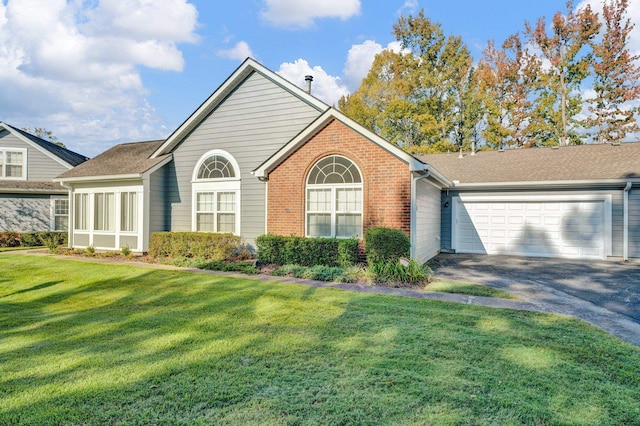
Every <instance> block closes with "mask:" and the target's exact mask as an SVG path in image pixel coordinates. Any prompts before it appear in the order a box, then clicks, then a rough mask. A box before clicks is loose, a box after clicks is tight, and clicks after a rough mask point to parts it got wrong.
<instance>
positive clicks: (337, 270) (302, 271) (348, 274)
mask: <svg viewBox="0 0 640 426" xmlns="http://www.w3.org/2000/svg"><path fill="white" fill-rule="evenodd" d="M271 275H274V276H277V277H284V276H288V275H293V276H294V277H296V278H301V279H305V280H317V281H335V282H342V283H353V282H356V281H358V280H359V279H360V277H361V276H362V275H363V270H362V269H361V268H359V267H357V266H350V267H348V268H341V267H339V266H325V265H315V266H300V265H293V264H289V265H284V266H282V267H281V268H280V269H276V270H275V271H273V272H272V273H271Z"/></svg>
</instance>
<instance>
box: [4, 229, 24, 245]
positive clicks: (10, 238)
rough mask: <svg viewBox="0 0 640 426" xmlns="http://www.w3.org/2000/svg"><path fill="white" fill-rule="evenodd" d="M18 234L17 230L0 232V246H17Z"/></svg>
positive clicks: (18, 241)
mask: <svg viewBox="0 0 640 426" xmlns="http://www.w3.org/2000/svg"><path fill="white" fill-rule="evenodd" d="M19 246H20V234H19V233H18V232H0V247H19Z"/></svg>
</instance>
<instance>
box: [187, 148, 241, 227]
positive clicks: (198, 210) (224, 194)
mask: <svg viewBox="0 0 640 426" xmlns="http://www.w3.org/2000/svg"><path fill="white" fill-rule="evenodd" d="M192 187H193V219H192V229H193V230H194V231H200V232H221V233H232V234H236V235H239V234H240V220H239V219H240V171H239V168H238V164H237V163H236V161H235V159H234V158H233V157H232V156H231V155H230V154H229V153H227V152H225V151H222V150H214V151H210V152H208V153H206V154H204V155H203V156H202V157H201V158H200V160H199V161H198V163H197V164H196V167H195V168H194V173H193V181H192Z"/></svg>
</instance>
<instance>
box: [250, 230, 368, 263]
mask: <svg viewBox="0 0 640 426" xmlns="http://www.w3.org/2000/svg"><path fill="white" fill-rule="evenodd" d="M256 246H257V247H258V261H259V262H260V263H261V264H263V265H270V264H273V265H287V264H295V265H301V266H315V265H325V266H330V267H335V266H343V267H346V266H350V265H353V264H354V263H356V261H357V260H358V240H356V239H337V238H305V237H283V236H280V235H273V234H266V235H261V236H259V237H258V238H257V239H256Z"/></svg>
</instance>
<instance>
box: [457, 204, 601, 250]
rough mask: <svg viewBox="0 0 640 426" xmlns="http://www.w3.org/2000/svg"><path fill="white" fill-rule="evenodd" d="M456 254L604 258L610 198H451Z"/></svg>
mask: <svg viewBox="0 0 640 426" xmlns="http://www.w3.org/2000/svg"><path fill="white" fill-rule="evenodd" d="M452 222H453V223H452V231H453V232H452V234H453V235H452V241H453V248H454V250H455V251H456V252H458V253H479V254H508V255H519V256H536V257H564V258H576V259H605V258H606V256H607V255H610V250H611V249H610V243H609V241H610V235H611V196H610V195H604V194H602V195H586V196H570V197H568V196H566V195H560V196H550V195H549V196H507V197H505V196H502V197H500V196H476V197H473V196H462V195H461V196H457V197H453V211H452Z"/></svg>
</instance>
